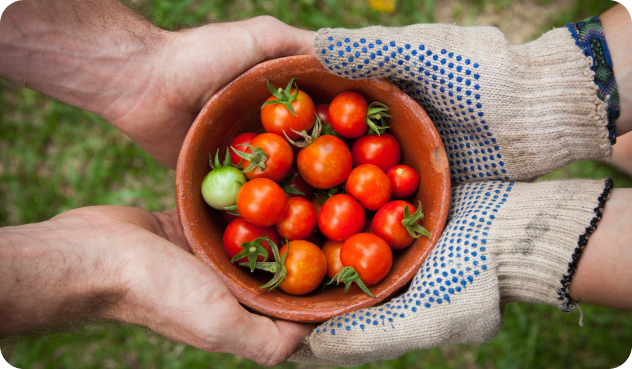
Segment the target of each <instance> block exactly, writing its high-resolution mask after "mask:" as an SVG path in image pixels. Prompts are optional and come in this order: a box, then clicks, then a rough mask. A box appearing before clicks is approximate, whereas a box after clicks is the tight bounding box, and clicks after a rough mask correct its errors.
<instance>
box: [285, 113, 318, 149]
mask: <svg viewBox="0 0 632 369" xmlns="http://www.w3.org/2000/svg"><path fill="white" fill-rule="evenodd" d="M322 128H323V124H322V122H321V120H320V118H319V117H318V115H317V116H316V120H315V121H314V128H313V129H312V134H311V135H309V134H307V132H305V131H301V132H297V131H295V130H292V131H293V132H294V133H296V134H297V135H299V136H301V137H303V138H304V139H305V141H303V142H295V141H292V139H290V138H289V137H288V136H287V133H285V131H283V134H284V135H285V138H286V139H287V140H288V141H289V142H290V143H291V144H292V145H294V146H296V147H300V148H305V147H307V146H309V145H311V144H312V143H313V142H314V141H316V140H317V139H318V137H320V133H321V131H322Z"/></svg>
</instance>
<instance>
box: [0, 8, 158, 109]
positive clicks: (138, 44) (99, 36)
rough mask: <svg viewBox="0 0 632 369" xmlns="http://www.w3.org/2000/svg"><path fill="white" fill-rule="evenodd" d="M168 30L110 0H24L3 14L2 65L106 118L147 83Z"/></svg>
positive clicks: (23, 79) (4, 71) (33, 84)
mask: <svg viewBox="0 0 632 369" xmlns="http://www.w3.org/2000/svg"><path fill="white" fill-rule="evenodd" d="M165 34H166V32H164V31H162V30H160V29H158V28H156V27H155V26H153V25H151V23H149V22H147V21H146V20H145V19H143V18H142V17H140V16H138V15H137V14H135V13H134V12H133V11H131V10H129V9H128V8H126V7H125V6H124V5H122V4H120V3H118V2H117V1H113V0H84V1H76V0H72V1H66V0H23V1H19V2H16V3H14V4H12V5H10V6H9V7H8V8H7V9H6V10H5V12H4V13H3V15H2V20H1V21H0V55H2V58H0V73H1V74H2V75H3V76H5V77H7V78H9V79H12V80H14V81H16V82H18V83H21V84H24V85H26V86H27V87H30V88H32V89H35V90H38V91H40V92H43V93H45V94H47V95H50V96H52V97H54V98H56V99H58V100H61V101H63V102H65V103H68V104H70V105H73V106H76V107H79V108H82V109H85V110H88V111H91V112H94V113H97V114H99V115H101V116H103V117H104V118H106V119H108V120H109V118H110V117H108V106H109V105H110V104H111V103H112V102H113V101H114V100H115V99H117V98H121V95H124V94H129V95H131V96H135V95H138V92H139V90H142V89H144V88H145V86H144V85H141V83H143V84H144V83H146V81H147V80H148V78H143V76H145V75H147V74H150V73H151V70H150V64H151V62H152V60H153V59H155V58H156V54H157V53H158V52H157V48H156V45H161V44H162V43H163V42H164V40H163V39H164V37H165Z"/></svg>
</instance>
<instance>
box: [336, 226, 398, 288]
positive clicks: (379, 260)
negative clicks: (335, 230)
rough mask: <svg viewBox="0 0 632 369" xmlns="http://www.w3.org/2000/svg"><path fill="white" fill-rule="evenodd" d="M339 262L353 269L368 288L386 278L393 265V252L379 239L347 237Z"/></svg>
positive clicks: (365, 236) (360, 234)
mask: <svg viewBox="0 0 632 369" xmlns="http://www.w3.org/2000/svg"><path fill="white" fill-rule="evenodd" d="M340 261H341V262H342V265H344V266H351V267H354V268H355V270H356V271H357V272H358V274H359V275H360V279H361V280H362V282H364V284H365V285H366V286H367V287H368V286H372V285H374V284H376V283H378V282H379V281H381V280H382V279H384V277H386V275H387V274H388V272H389V271H390V270H391V266H392V265H393V252H392V251H391V248H390V247H389V246H388V244H387V243H386V241H384V240H383V239H381V238H380V237H378V236H376V235H374V234H370V233H358V234H355V235H353V236H351V237H349V238H348V239H347V240H346V241H345V242H344V244H343V245H342V248H341V249H340Z"/></svg>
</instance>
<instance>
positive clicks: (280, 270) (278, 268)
mask: <svg viewBox="0 0 632 369" xmlns="http://www.w3.org/2000/svg"><path fill="white" fill-rule="evenodd" d="M258 239H262V241H263V240H265V241H268V244H269V245H270V248H271V249H272V255H274V261H265V262H258V263H256V265H255V269H260V270H265V271H266V272H270V273H273V274H274V277H272V279H271V280H270V281H269V282H268V283H266V284H264V285H263V286H261V287H259V288H258V289H262V288H270V289H269V290H268V292H270V291H272V290H273V289H275V288H276V287H278V286H279V285H280V284H281V283H283V282H284V281H285V278H286V277H287V268H286V267H285V258H286V257H287V254H288V253H289V252H290V246H289V243H288V247H287V250H286V251H285V254H283V256H280V255H279V248H278V247H277V245H276V244H275V243H274V241H272V240H271V239H270V238H269V237H268V236H263V237H259V238H257V240H258ZM255 241H256V240H255ZM253 242H254V241H253ZM244 249H245V247H244ZM236 257H237V256H235V258H236ZM242 257H243V256H242ZM254 260H255V261H256V260H257V258H256V257H255V258H254ZM239 265H240V266H247V267H250V266H251V263H250V262H249V263H240V264H239Z"/></svg>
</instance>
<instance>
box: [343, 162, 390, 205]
mask: <svg viewBox="0 0 632 369" xmlns="http://www.w3.org/2000/svg"><path fill="white" fill-rule="evenodd" d="M345 188H346V189H347V193H348V194H349V195H351V196H353V197H354V198H356V199H357V200H358V201H360V203H361V204H362V206H364V207H365V208H367V209H369V210H377V209H379V208H380V206H382V205H384V204H386V203H387V202H388V200H389V199H390V198H391V181H390V180H389V179H388V177H387V176H386V174H385V173H384V172H383V171H382V170H381V169H380V168H378V167H377V166H375V165H373V164H363V165H360V166H358V167H356V168H355V169H353V170H352V171H351V173H349V178H347V184H346V186H345Z"/></svg>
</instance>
